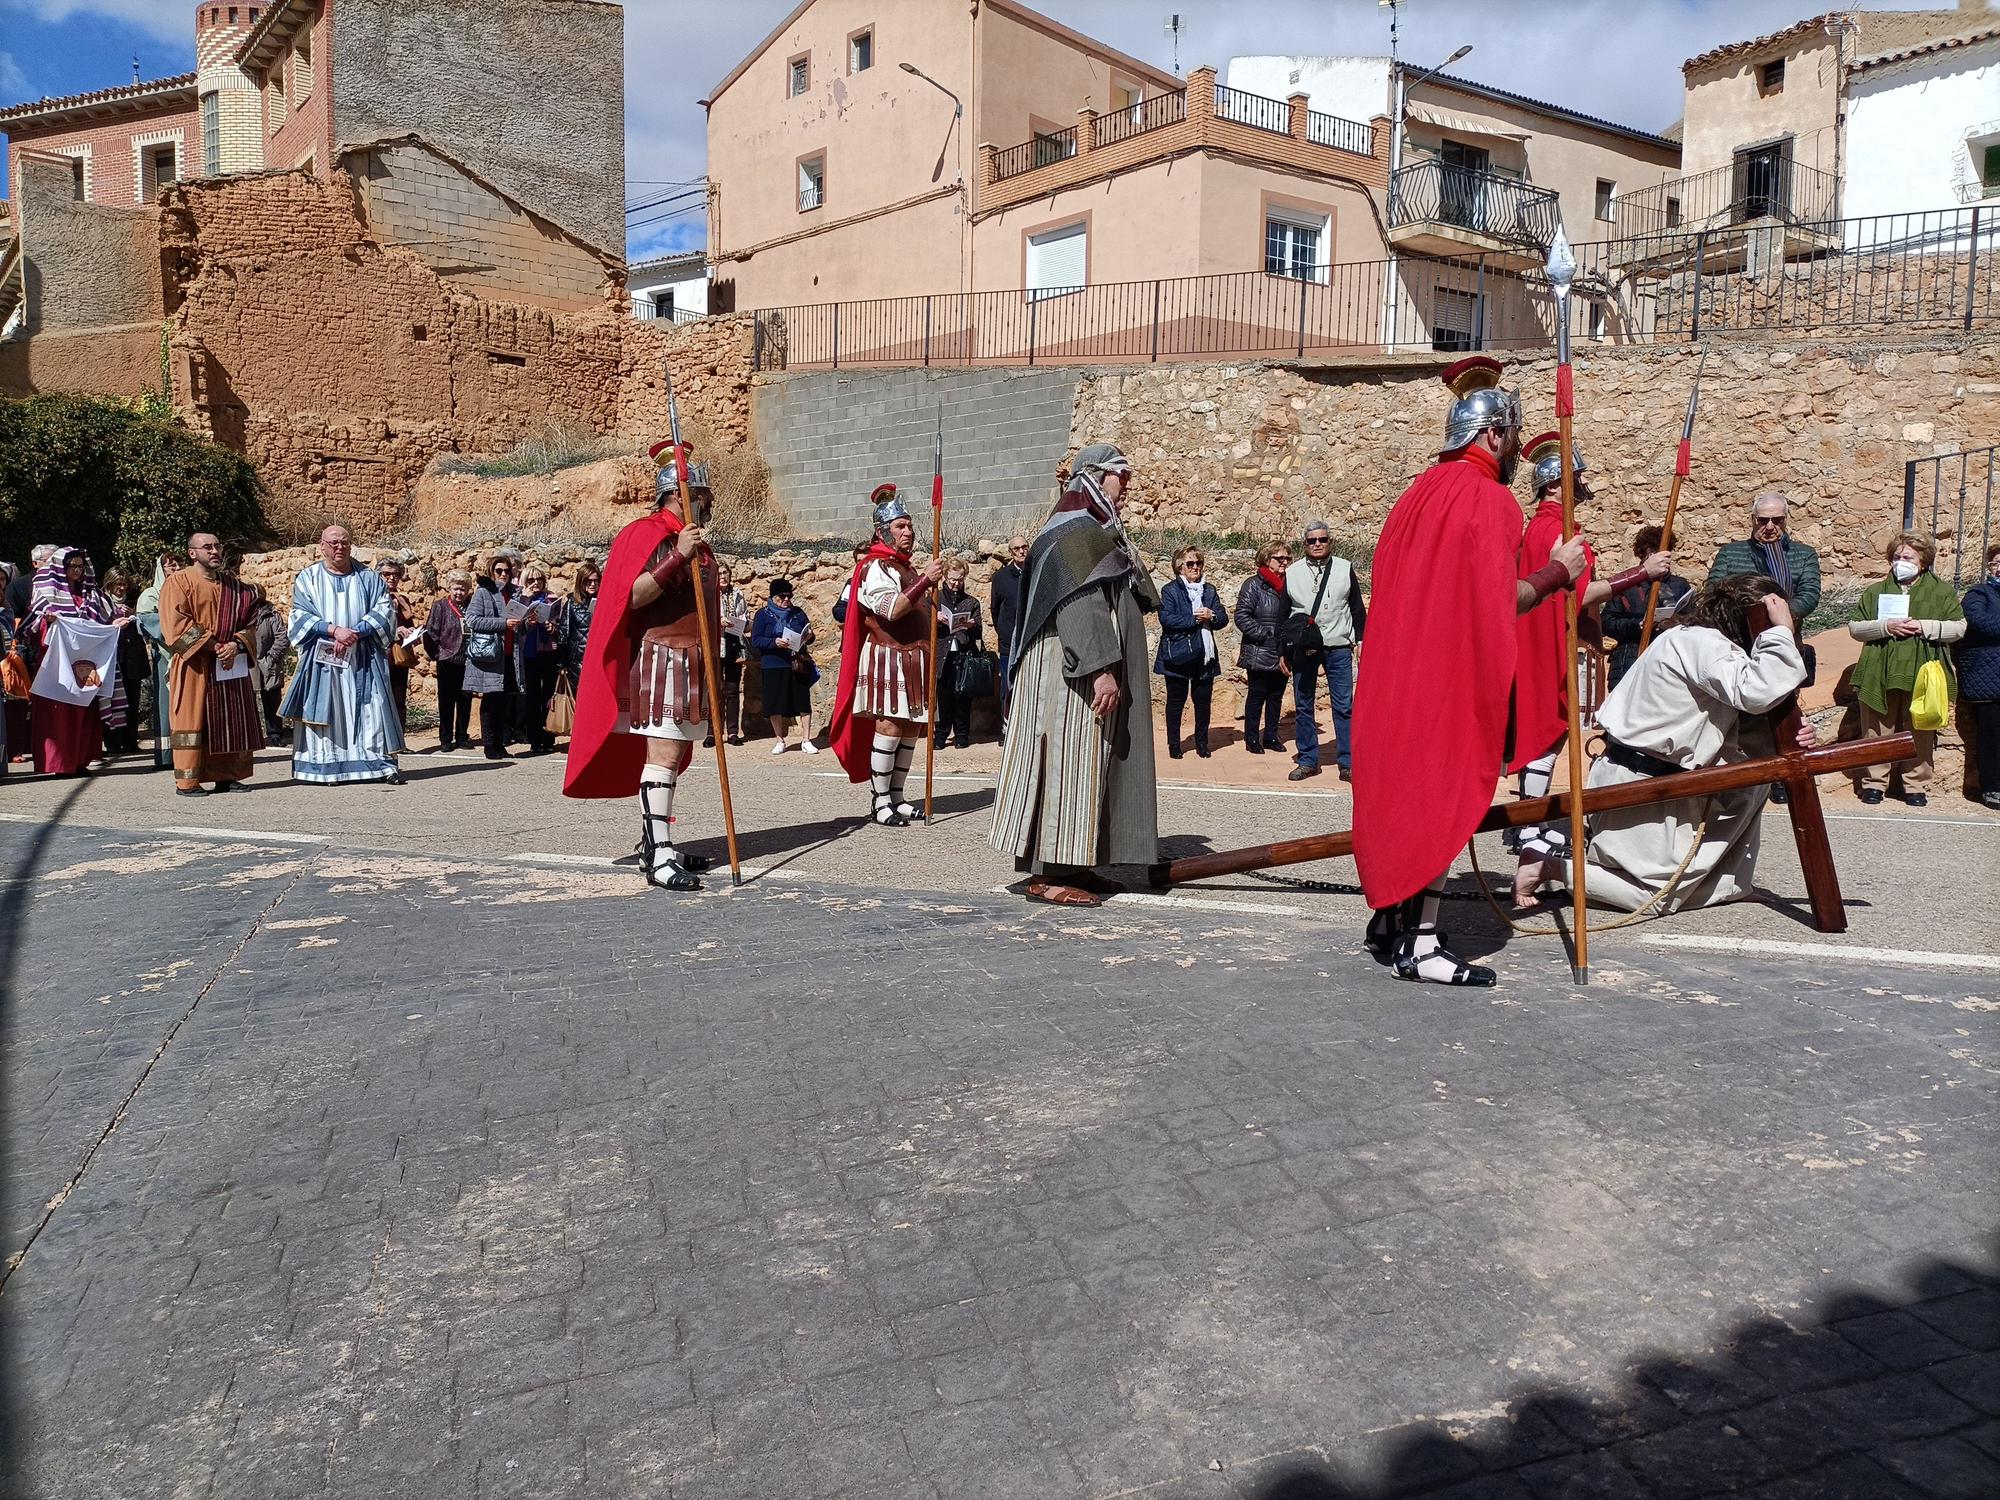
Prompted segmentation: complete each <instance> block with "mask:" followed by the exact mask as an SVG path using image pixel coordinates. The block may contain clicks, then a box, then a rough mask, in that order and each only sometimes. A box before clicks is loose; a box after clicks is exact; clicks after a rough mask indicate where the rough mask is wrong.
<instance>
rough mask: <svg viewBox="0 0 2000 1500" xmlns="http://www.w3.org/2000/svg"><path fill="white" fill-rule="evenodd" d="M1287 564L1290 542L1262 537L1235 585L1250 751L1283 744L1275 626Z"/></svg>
mask: <svg viewBox="0 0 2000 1500" xmlns="http://www.w3.org/2000/svg"><path fill="white" fill-rule="evenodd" d="M1291 565H1292V546H1291V543H1289V542H1266V543H1265V544H1264V545H1263V546H1261V547H1259V548H1258V549H1257V571H1256V572H1254V573H1252V574H1251V575H1250V576H1249V577H1248V578H1246V579H1244V580H1243V587H1242V588H1240V589H1238V590H1237V591H1236V633H1237V634H1238V635H1240V636H1241V637H1242V638H1243V650H1242V651H1241V653H1239V654H1238V656H1237V658H1236V660H1237V662H1238V664H1239V665H1241V666H1242V668H1243V675H1244V677H1245V678H1246V679H1248V682H1249V690H1248V691H1247V692H1246V693H1245V694H1244V695H1243V748H1244V749H1246V750H1248V751H1249V752H1250V753H1251V754H1252V755H1262V754H1263V753H1264V752H1265V751H1266V750H1282V749H1284V748H1285V741H1284V737H1283V736H1282V735H1281V734H1279V733H1278V716H1279V715H1280V714H1281V713H1282V712H1283V710H1284V707H1285V657H1284V653H1283V652H1282V651H1280V650H1279V649H1278V629H1279V627H1280V626H1282V625H1283V624H1284V623H1285V616H1287V615H1288V614H1290V613H1291V611H1292V605H1291V601H1290V600H1289V599H1287V598H1286V597H1285V569H1286V568H1288V567H1290V566H1291Z"/></svg>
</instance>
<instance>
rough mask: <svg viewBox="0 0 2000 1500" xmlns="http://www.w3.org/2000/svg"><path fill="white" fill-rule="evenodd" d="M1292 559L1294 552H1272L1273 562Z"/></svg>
mask: <svg viewBox="0 0 2000 1500" xmlns="http://www.w3.org/2000/svg"><path fill="white" fill-rule="evenodd" d="M1291 560H1292V554H1291V553H1289V552H1273V553H1272V554H1271V561H1272V562H1290V561H1291Z"/></svg>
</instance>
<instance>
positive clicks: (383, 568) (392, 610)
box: [375, 557, 417, 734]
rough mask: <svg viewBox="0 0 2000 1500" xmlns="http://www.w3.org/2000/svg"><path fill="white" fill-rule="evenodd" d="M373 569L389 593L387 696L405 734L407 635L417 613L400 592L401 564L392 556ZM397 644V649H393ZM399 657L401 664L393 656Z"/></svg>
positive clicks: (407, 719)
mask: <svg viewBox="0 0 2000 1500" xmlns="http://www.w3.org/2000/svg"><path fill="white" fill-rule="evenodd" d="M375 571H376V572H377V573H379V574H381V575H382V587H383V588H385V589H386V590H388V593H389V639H390V641H391V643H392V644H391V649H390V652H389V697H390V698H391V699H392V700H393V701H394V702H395V705H396V723H397V725H398V726H399V727H400V728H401V729H402V730H403V732H404V733H405V734H407V733H408V732H409V728H410V668H411V666H413V665H414V664H415V663H414V657H415V653H414V652H413V651H411V649H410V644H409V636H410V635H411V633H412V632H413V631H415V630H416V628H417V612H416V610H415V609H414V608H413V607H412V606H411V604H410V601H409V600H407V599H405V598H404V597H403V594H402V588H403V579H404V578H405V577H406V576H407V575H406V573H405V572H404V569H403V564H402V563H401V562H400V561H399V560H397V559H396V558H393V557H385V558H383V559H382V560H381V561H380V562H378V563H377V564H375ZM398 647H400V648H401V649H400V650H399V649H396V648H398ZM399 656H401V657H402V658H403V660H402V662H401V664H400V665H399V664H398V663H397V660H396V658H397V657H399Z"/></svg>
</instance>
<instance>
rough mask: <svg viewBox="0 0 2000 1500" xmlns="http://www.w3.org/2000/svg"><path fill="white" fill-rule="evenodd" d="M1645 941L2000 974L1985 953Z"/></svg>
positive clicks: (1675, 937) (1670, 935) (1998, 964)
mask: <svg viewBox="0 0 2000 1500" xmlns="http://www.w3.org/2000/svg"><path fill="white" fill-rule="evenodd" d="M1644 941H1646V942H1648V943H1651V944H1653V945H1654V946H1655V947H1660V948H1693V949H1697V950H1699V951H1701V952H1704V953H1768V954H1775V955H1780V956H1783V957H1787V958H1851V959H1857V960H1860V961H1862V962H1865V963H1871V964H1886V965H1889V966H1891V967H1894V968H1914V969H1984V970H1992V971H1994V972H1996V973H2000V958H1994V957H1989V956H1988V955H1986V954H1983V953H1931V952H1927V951H1925V950H1922V949H1917V948H1860V947H1855V946H1853V945H1850V944H1843V943H1790V942H1784V941H1782V940H1779V939H1776V938H1735V937H1700V936H1697V935H1695V934H1693V933H1685V932H1662V933H1655V934H1654V935H1653V936H1651V937H1648V938H1646V939H1644Z"/></svg>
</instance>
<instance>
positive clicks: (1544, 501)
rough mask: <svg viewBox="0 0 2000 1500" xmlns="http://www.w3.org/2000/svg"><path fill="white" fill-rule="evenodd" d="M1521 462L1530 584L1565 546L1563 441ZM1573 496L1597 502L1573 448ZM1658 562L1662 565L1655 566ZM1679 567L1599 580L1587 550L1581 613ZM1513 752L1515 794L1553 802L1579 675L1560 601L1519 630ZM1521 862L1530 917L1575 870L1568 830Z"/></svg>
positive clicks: (1528, 446)
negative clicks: (1528, 485)
mask: <svg viewBox="0 0 2000 1500" xmlns="http://www.w3.org/2000/svg"><path fill="white" fill-rule="evenodd" d="M1521 451H1522V455H1523V456H1524V457H1525V458H1526V459H1527V461H1528V462H1529V463H1530V464H1532V465H1533V466H1534V467H1533V474H1534V485H1535V510H1534V514H1533V515H1531V516H1530V517H1529V518H1528V527H1527V530H1526V531H1525V532H1524V533H1523V534H1522V537H1521V553H1520V560H1519V564H1518V566H1517V570H1516V571H1517V572H1518V574H1519V576H1520V577H1521V578H1524V579H1525V578H1528V577H1531V576H1532V575H1533V574H1534V573H1535V572H1536V570H1537V569H1540V568H1542V567H1545V566H1546V565H1547V564H1548V561H1549V555H1550V553H1551V552H1552V551H1553V550H1554V549H1555V546H1556V544H1557V543H1558V542H1560V541H1561V540H1562V522H1563V506H1562V435H1561V434H1560V433H1558V432H1545V433H1542V434H1541V435H1540V436H1539V437H1534V438H1530V439H1529V440H1528V441H1527V442H1526V443H1524V444H1523V445H1522V450H1521ZM1570 471H1571V473H1572V474H1573V475H1574V478H1573V479H1572V481H1571V485H1572V493H1573V495H1574V497H1575V501H1576V504H1577V506H1578V508H1579V509H1580V508H1581V507H1582V506H1584V505H1587V504H1588V503H1589V502H1590V499H1591V490H1590V483H1589V481H1588V480H1587V479H1586V478H1585V477H1584V476H1585V474H1586V473H1588V472H1589V470H1588V466H1587V465H1586V464H1585V463H1584V461H1583V449H1582V448H1580V447H1578V446H1576V445H1575V444H1571V446H1570ZM1655 559H1660V560H1659V561H1657V562H1656V561H1655ZM1672 563H1673V559H1672V557H1671V556H1670V555H1668V554H1666V553H1658V552H1656V553H1654V554H1653V556H1652V557H1649V558H1648V559H1647V560H1646V561H1645V562H1644V563H1643V564H1641V565H1640V566H1639V567H1636V568H1630V569H1627V570H1626V571H1625V572H1623V573H1620V574H1619V575H1618V576H1617V577H1615V578H1610V579H1605V580H1602V581H1600V580H1598V579H1596V578H1595V577H1593V574H1594V572H1595V570H1596V566H1597V558H1596V554H1595V553H1593V552H1592V551H1591V550H1590V549H1589V548H1588V547H1587V546H1586V547H1585V549H1584V566H1583V572H1582V573H1581V574H1579V575H1578V576H1577V580H1576V582H1577V587H1578V588H1579V589H1580V590H1581V591H1582V592H1581V594H1580V595H1579V597H1578V600H1577V607H1578V609H1580V610H1591V609H1595V608H1596V607H1597V606H1598V605H1599V604H1601V603H1603V601H1604V600H1606V599H1609V598H1611V597H1613V596H1614V595H1615V594H1617V593H1619V592H1620V591H1621V590H1624V589H1627V588H1630V587H1631V586H1632V585H1633V584H1635V583H1642V582H1645V581H1647V580H1649V579H1652V578H1658V577H1661V576H1664V575H1665V573H1666V571H1667V569H1668V568H1669V567H1670V566H1671V565H1672ZM1514 629H1515V635H1516V647H1515V659H1514V699H1513V702H1514V744H1513V754H1512V755H1511V756H1510V758H1509V760H1508V765H1507V769H1508V770H1509V771H1512V772H1514V773H1515V774H1516V776H1517V778H1518V779H1517V781H1516V783H1515V794H1516V795H1517V796H1520V797H1546V796H1547V795H1548V794H1549V782H1550V780H1551V778H1552V777H1553V776H1554V773H1555V768H1556V758H1557V757H1558V756H1559V755H1561V754H1562V751H1563V743H1564V741H1565V740H1566V739H1567V738H1568V730H1569V694H1570V693H1571V692H1572V691H1574V689H1575V685H1576V672H1575V670H1574V667H1573V664H1571V663H1570V660H1569V629H1568V624H1567V622H1566V620H1565V619H1564V615H1563V605H1562V602H1561V601H1560V600H1558V599H1554V598H1549V599H1544V600H1543V601H1542V602H1541V603H1539V604H1537V605H1536V606H1535V607H1534V608H1532V609H1530V610H1529V611H1528V612H1527V613H1526V614H1524V615H1521V616H1520V617H1519V618H1518V619H1516V620H1515V622H1514ZM1514 847H1515V851H1516V853H1518V854H1519V856H1520V860H1519V863H1518V865H1517V866H1516V868H1515V871H1514V906H1515V909H1516V910H1517V911H1520V910H1526V909H1528V908H1530V907H1532V906H1533V905H1534V903H1535V893H1536V891H1537V889H1538V888H1539V887H1540V886H1541V885H1542V884H1543V883H1544V882H1549V881H1554V882H1557V883H1558V884H1560V883H1561V880H1562V878H1563V876H1564V875H1565V873H1566V872H1567V870H1568V868H1569V863H1570V848H1569V829H1568V828H1567V827H1566V826H1564V825H1563V824H1560V823H1544V824H1540V825H1529V826H1527V827H1523V828H1521V829H1520V830H1518V832H1517V835H1516V838H1515V840H1514Z"/></svg>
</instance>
